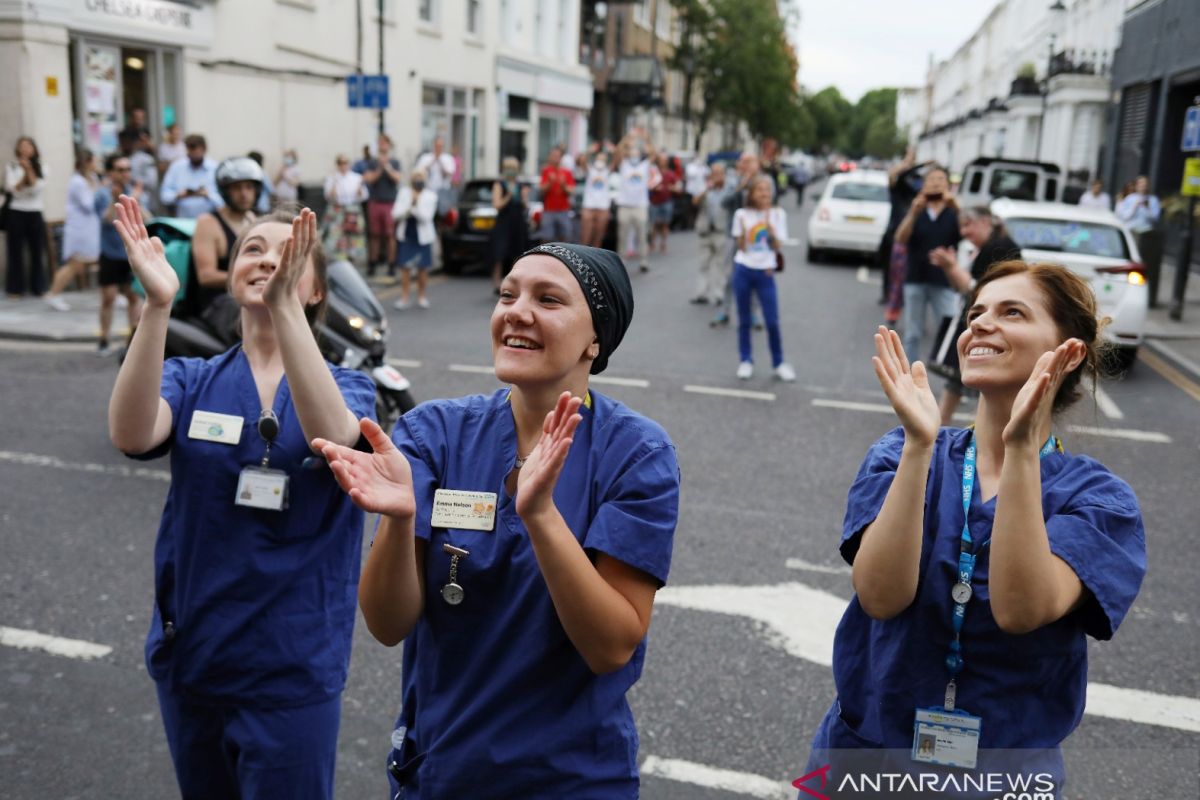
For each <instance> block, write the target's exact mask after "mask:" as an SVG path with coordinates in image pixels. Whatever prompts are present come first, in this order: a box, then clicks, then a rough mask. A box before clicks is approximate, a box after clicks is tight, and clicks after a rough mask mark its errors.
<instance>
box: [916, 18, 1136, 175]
mask: <svg viewBox="0 0 1200 800" xmlns="http://www.w3.org/2000/svg"><path fill="white" fill-rule="evenodd" d="M1131 2H1132V0H1067V1H1066V2H1051V0H1003V2H1000V3H998V4H997V5H996V7H995V8H994V9H993V10H992V12H991V13H990V14H989V15H988V17H987V18H986V19H985V20H984V22H983V24H982V25H980V27H979V28H978V30H976V31H975V33H974V34H972V36H971V37H970V38H969V39H968V40H967V41H966V42H964V43H963V44H962V45H961V46H960V47H959V48H958V50H957V51H956V52H955V53H954V55H952V56H951V57H950V58H948V59H946V60H945V61H941V62H938V63H936V64H934V65H933V66H932V67H931V68H930V71H929V77H928V80H927V82H926V94H927V100H926V102H927V108H926V112H927V119H926V122H925V125H924V131H923V133H922V134H921V136H920V138H919V142H918V157H920V158H933V159H936V160H938V161H940V162H942V163H945V164H947V165H948V166H949V167H950V169H951V170H952V171H960V170H962V168H963V167H965V166H966V164H967V163H968V162H970V161H971V160H972V159H974V158H976V157H978V156H993V157H1008V158H1019V159H1035V160H1041V161H1049V162H1052V163H1055V164H1058V165H1059V166H1060V167H1061V168H1062V169H1063V170H1064V172H1066V173H1067V174H1068V175H1069V176H1071V177H1072V178H1073V180H1074V182H1075V183H1077V184H1082V183H1084V182H1086V180H1087V179H1088V178H1089V177H1091V176H1094V175H1097V174H1099V170H1100V163H1101V159H1102V151H1103V149H1104V145H1105V121H1106V118H1107V107H1108V101H1109V74H1108V73H1109V70H1110V68H1111V63H1112V57H1113V52H1114V50H1115V49H1116V47H1117V45H1118V44H1119V42H1120V36H1121V21H1122V18H1123V16H1124V12H1125V9H1126V8H1127V7H1128V6H1129V5H1130V4H1131Z"/></svg>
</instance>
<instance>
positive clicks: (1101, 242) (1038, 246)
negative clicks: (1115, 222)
mask: <svg viewBox="0 0 1200 800" xmlns="http://www.w3.org/2000/svg"><path fill="white" fill-rule="evenodd" d="M1004 226H1005V227H1006V228H1008V233H1009V235H1010V236H1012V238H1013V241H1014V242H1016V243H1017V246H1018V247H1021V248H1022V249H1024V248H1029V249H1031V250H1049V251H1050V252H1053V253H1074V254H1077V255H1084V256H1103V257H1105V258H1129V248H1128V247H1127V246H1126V243H1125V237H1124V236H1123V235H1122V234H1121V230H1120V229H1119V228H1117V227H1115V226H1112V225H1104V224H1103V223H1092V222H1075V221H1074V220H1057V219H1009V220H1005V222H1004Z"/></svg>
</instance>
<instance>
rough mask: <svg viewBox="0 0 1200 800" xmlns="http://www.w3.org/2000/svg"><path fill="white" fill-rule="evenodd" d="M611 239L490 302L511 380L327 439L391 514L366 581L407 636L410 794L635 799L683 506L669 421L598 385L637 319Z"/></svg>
mask: <svg viewBox="0 0 1200 800" xmlns="http://www.w3.org/2000/svg"><path fill="white" fill-rule="evenodd" d="M632 312H633V296H632V290H631V287H630V284H629V278H628V276H627V275H626V273H625V268H624V266H623V265H622V264H621V260H620V258H619V257H617V255H616V254H615V253H611V252H609V251H605V250H599V249H596V248H591V247H583V246H580V245H565V244H547V245H542V246H540V247H537V248H534V249H533V250H530V251H528V252H527V253H525V254H524V255H523V256H522V257H521V258H520V259H518V260H517V262H516V264H515V265H514V266H513V269H512V271H511V272H510V273H509V274H508V275H507V276H506V277H505V279H504V282H503V284H502V285H501V288H500V299H499V301H498V302H497V304H496V308H495V310H494V311H493V312H492V317H491V340H492V353H493V360H494V364H495V368H496V376H497V377H498V378H499V379H500V381H502V382H503V383H506V384H509V385H510V387H511V388H506V389H501V390H499V391H497V392H494V393H492V394H490V395H476V396H471V397H464V398H460V399H457V400H445V401H435V402H430V403H424V404H422V405H421V406H418V407H417V408H416V409H415V410H413V411H412V412H410V413H409V414H406V415H405V416H404V417H403V418H402V419H401V420H400V422H399V424H398V425H397V426H396V430H395V432H394V434H393V440H389V439H388V438H387V437H386V436H385V435H384V434H383V432H382V431H381V430H380V429H379V427H378V426H377V425H375V424H373V423H371V422H364V423H363V425H362V429H363V433H364V434H365V435H366V437H367V440H368V442H369V443H370V444H371V446H372V447H373V448H374V451H375V452H374V454H373V455H367V454H364V453H359V452H355V451H353V450H351V449H349V448H347V447H344V446H334V445H329V444H325V443H323V442H320V443H317V444H320V445H321V446H322V448H323V452H324V454H325V457H326V458H327V459H328V460H329V462H330V465H331V467H332V468H333V471H334V474H335V475H336V476H337V478H338V481H339V482H340V483H341V484H342V486H343V487H345V488H346V490H347V491H348V492H349V493H350V496H351V497H352V498H353V499H354V501H355V502H356V503H357V504H358V505H359V506H361V507H362V508H364V509H366V510H367V511H371V512H377V513H379V514H380V515H381V522H380V526H379V529H378V531H377V533H376V536H375V541H374V544H373V546H372V549H371V553H370V555H369V556H368V558H367V564H366V566H365V568H364V570H363V576H362V583H361V585H360V588H359V604H360V606H361V608H362V611H363V616H364V617H365V619H366V622H367V627H368V628H369V629H370V631H371V633H372V634H374V636H375V637H376V638H377V639H379V641H381V642H383V643H384V644H385V645H388V646H392V645H395V644H397V643H399V642H400V641H404V671H403V696H402V704H401V711H400V717H399V720H398V722H397V727H396V730H395V733H394V734H393V737H392V744H393V749H392V751H391V753H390V754H389V757H388V771H389V774H390V778H389V780H390V783H391V789H392V794H391V795H389V796H400V795H402V796H403V797H404V798H405V800H413V799H414V798H422V797H493V798H509V797H521V798H528V797H556V798H557V797H578V798H634V797H637V794H638V771H637V743H638V740H637V730H636V728H635V726H634V721H633V716H632V714H631V713H630V709H629V705H628V703H627V702H626V700H625V694H626V692H627V691H628V690H629V688H630V687H631V686H632V685H633V684H634V682H636V681H637V679H638V677H639V676H640V674H641V671H642V661H643V658H644V655H645V651H646V630H647V627H648V626H649V624H650V612H651V607H652V605H653V601H654V595H655V592H656V591H657V590H658V589H659V588H660V587H661V586H662V585H663V584H664V583H665V582H666V580H667V571H668V568H669V566H670V559H671V545H672V539H673V536H674V532H675V524H676V518H677V515H678V506H679V467H678V463H677V461H676V457H675V449H674V446H673V445H672V444H671V441H670V439H669V438H668V437H667V434H666V431H664V430H663V429H662V428H661V427H660V426H659V425H658V424H656V423H654V422H653V421H651V420H649V419H647V418H645V417H643V416H641V415H640V414H638V413H636V412H634V411H632V410H630V409H629V408H627V407H625V406H624V405H622V404H621V403H618V402H616V401H614V400H611V399H609V398H607V397H605V396H603V395H601V394H598V393H597V392H595V391H592V390H591V389H589V388H588V375H589V374H596V373H599V372H600V371H601V370H603V369H604V367H605V366H606V364H607V362H608V358H609V356H610V355H611V354H612V352H613V350H615V349H616V347H617V344H618V343H619V342H620V340H621V337H622V336H623V335H624V333H625V330H626V328H627V327H628V325H629V320H630V317H631V315H632Z"/></svg>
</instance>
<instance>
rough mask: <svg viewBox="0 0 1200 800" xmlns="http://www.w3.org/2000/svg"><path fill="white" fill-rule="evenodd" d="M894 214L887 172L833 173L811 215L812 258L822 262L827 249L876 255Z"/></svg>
mask: <svg viewBox="0 0 1200 800" xmlns="http://www.w3.org/2000/svg"><path fill="white" fill-rule="evenodd" d="M891 214H892V203H891V199H890V198H889V197H888V177H887V173H886V172H876V171H870V170H864V171H861V172H858V171H856V172H843V173H839V174H836V175H832V176H830V178H829V181H828V182H827V183H826V184H825V189H824V191H822V192H821V199H820V200H818V201H817V207H816V208H815V209H813V212H812V216H810V217H809V218H808V260H809V261H810V262H814V261H819V260H820V258H821V256H822V254H823V253H824V252H825V251H827V250H838V251H843V252H852V253H859V254H866V253H870V254H872V255H873V254H874V253H875V252H876V251H877V250H878V249H879V243H880V241H882V240H883V233H884V231H885V230H887V224H888V218H889V217H890V216H891Z"/></svg>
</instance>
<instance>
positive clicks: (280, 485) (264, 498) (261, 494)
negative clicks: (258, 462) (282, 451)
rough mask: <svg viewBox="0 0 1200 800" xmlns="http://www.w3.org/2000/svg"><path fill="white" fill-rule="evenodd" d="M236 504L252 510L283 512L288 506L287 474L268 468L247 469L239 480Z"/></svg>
mask: <svg viewBox="0 0 1200 800" xmlns="http://www.w3.org/2000/svg"><path fill="white" fill-rule="evenodd" d="M234 503H236V504H237V505H239V506H248V507H250V508H265V509H266V510H268V511H282V510H283V509H285V508H287V505H288V476H287V473H286V472H284V471H283V470H279V469H268V468H266V467H246V468H245V469H243V470H242V474H241V477H239V478H238V488H237V497H236V498H235V499H234Z"/></svg>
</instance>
